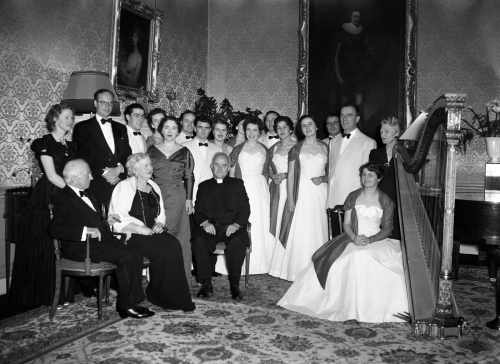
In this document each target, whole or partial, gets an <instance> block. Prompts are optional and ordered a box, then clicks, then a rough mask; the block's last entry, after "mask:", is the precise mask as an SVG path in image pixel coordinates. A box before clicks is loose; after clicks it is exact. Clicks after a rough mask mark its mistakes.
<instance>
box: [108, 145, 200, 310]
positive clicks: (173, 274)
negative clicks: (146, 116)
mask: <svg viewBox="0 0 500 364" xmlns="http://www.w3.org/2000/svg"><path fill="white" fill-rule="evenodd" d="M126 167H127V171H128V173H129V175H130V177H129V178H127V179H125V180H123V181H121V182H120V183H118V184H117V185H116V187H115V189H114V191H113V195H112V197H111V202H110V206H109V213H110V215H113V216H116V217H118V219H119V221H115V222H114V224H113V228H114V229H115V231H117V232H121V233H126V234H127V238H128V241H127V246H128V248H129V249H132V250H133V251H135V252H137V254H139V255H142V256H145V257H147V258H149V260H150V261H151V264H150V266H149V269H150V273H151V274H150V276H151V280H150V282H149V285H148V287H147V289H146V294H147V297H148V300H149V301H150V302H151V303H153V304H155V305H157V306H160V307H163V308H165V309H174V310H178V309H181V310H184V311H192V310H194V308H195V306H194V303H193V301H192V300H191V294H190V292H189V286H188V283H187V279H186V275H185V273H184V263H183V259H182V249H181V245H180V243H179V241H178V240H177V239H176V238H175V237H174V236H172V235H170V234H169V233H167V229H166V227H165V209H164V205H163V199H162V195H161V191H160V187H158V185H157V184H156V183H155V182H153V181H152V180H151V176H152V174H153V167H152V165H151V160H150V158H149V156H148V155H147V154H145V153H136V154H132V155H131V156H130V157H129V158H128V160H127V166H126Z"/></svg>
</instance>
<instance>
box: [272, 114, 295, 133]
mask: <svg viewBox="0 0 500 364" xmlns="http://www.w3.org/2000/svg"><path fill="white" fill-rule="evenodd" d="M282 121H284V122H285V123H286V125H287V126H288V128H289V129H290V131H292V132H293V127H294V125H293V121H292V119H290V118H289V117H288V116H278V117H277V118H276V119H275V120H274V125H273V129H274V131H275V132H276V133H277V132H278V124H279V123H280V122H282Z"/></svg>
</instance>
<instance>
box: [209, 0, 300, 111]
mask: <svg viewBox="0 0 500 364" xmlns="http://www.w3.org/2000/svg"><path fill="white" fill-rule="evenodd" d="M298 18H299V1H298V0H273V1H270V0H254V1H246V0H234V1H233V0H231V1H228V0H210V1H209V8H208V66H207V68H208V69H207V77H208V78H207V91H208V94H209V95H210V96H214V97H215V98H216V99H217V100H218V101H221V100H222V99H223V98H224V97H227V98H228V99H229V101H230V102H231V103H232V104H233V107H234V108H235V109H244V108H245V107H247V106H249V107H252V108H258V109H260V110H262V111H266V110H269V109H274V110H276V111H278V112H279V113H281V114H284V115H288V116H290V117H292V119H293V120H295V117H296V114H297V82H296V75H297V70H296V69H297V57H298V40H297V27H298Z"/></svg>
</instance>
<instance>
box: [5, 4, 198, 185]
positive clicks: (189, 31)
mask: <svg viewBox="0 0 500 364" xmlns="http://www.w3.org/2000/svg"><path fill="white" fill-rule="evenodd" d="M161 6H162V10H163V12H164V15H165V16H164V21H163V25H162V29H161V40H162V43H161V47H160V52H161V59H160V69H159V82H158V85H159V87H160V91H161V96H162V98H161V100H160V103H159V105H160V106H162V107H167V108H168V106H169V104H168V100H167V99H166V97H165V90H166V89H167V88H171V89H173V90H175V91H176V94H177V98H176V100H174V102H173V105H172V111H173V112H174V113H179V111H180V110H182V109H184V108H187V107H192V105H193V101H194V97H195V91H196V89H197V88H198V87H200V86H202V87H204V86H205V82H206V54H207V2H206V1H198V0H177V1H175V0H170V1H168V2H161ZM111 9H112V1H111V0H72V1H65V0H44V1H36V0H21V1H20V0H2V1H0V14H9V15H8V16H7V17H3V18H2V21H1V22H0V35H1V36H0V185H26V184H29V183H30V177H29V174H28V170H29V168H30V167H31V165H32V155H31V153H30V149H29V145H30V142H31V140H33V139H34V138H37V137H39V136H41V135H43V134H45V133H46V129H45V125H44V122H43V118H44V116H45V114H46V112H47V110H48V109H49V107H50V105H51V104H53V103H56V102H59V101H60V99H61V97H62V94H63V92H64V88H65V87H66V83H67V80H68V78H69V75H70V74H71V72H72V71H77V70H99V71H106V72H107V71H108V67H109V48H110V38H111V21H110V19H111ZM186 18H189V19H192V23H189V22H185V21H184V20H183V19H186Z"/></svg>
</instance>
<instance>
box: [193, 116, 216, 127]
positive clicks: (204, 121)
mask: <svg viewBox="0 0 500 364" xmlns="http://www.w3.org/2000/svg"><path fill="white" fill-rule="evenodd" d="M198 123H207V124H208V125H210V128H212V122H211V121H210V120H208V119H205V118H200V117H198V116H197V117H196V119H194V126H198Z"/></svg>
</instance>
